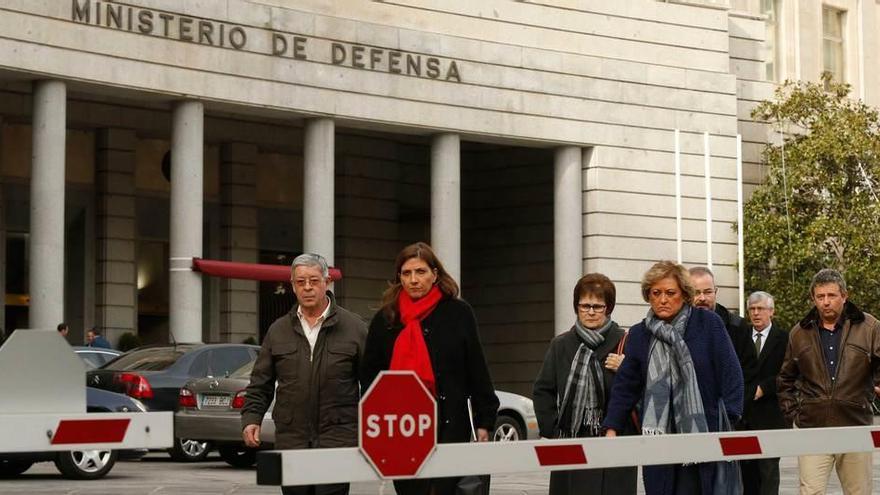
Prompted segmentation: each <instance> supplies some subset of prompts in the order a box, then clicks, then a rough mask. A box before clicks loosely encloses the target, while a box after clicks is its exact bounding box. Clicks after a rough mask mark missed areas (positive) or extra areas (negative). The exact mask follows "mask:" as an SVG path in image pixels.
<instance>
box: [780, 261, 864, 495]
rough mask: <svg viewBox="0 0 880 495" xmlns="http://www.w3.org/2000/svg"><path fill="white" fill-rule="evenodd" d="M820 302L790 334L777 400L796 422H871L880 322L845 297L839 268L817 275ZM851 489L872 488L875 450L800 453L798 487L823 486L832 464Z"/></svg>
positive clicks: (814, 291)
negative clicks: (843, 452) (801, 454)
mask: <svg viewBox="0 0 880 495" xmlns="http://www.w3.org/2000/svg"><path fill="white" fill-rule="evenodd" d="M810 296H811V297H812V299H813V302H814V303H815V307H814V308H813V309H812V310H811V311H810V312H809V313H807V316H805V317H804V319H803V320H801V322H800V323H798V324H797V325H795V326H794V328H793V329H792V330H791V333H790V335H789V341H788V348H787V349H786V352H785V360H784V362H783V364H782V369H781V370H780V372H779V377H778V378H777V391H776V393H777V396H778V397H779V407H780V409H782V413H783V414H784V415H785V418H786V420H787V421H789V422H791V423H793V424H794V426H795V427H797V428H818V427H830V426H861V425H870V424H872V421H873V416H872V413H871V405H870V401H871V399H872V397H873V394H874V393H876V391H877V386H878V384H880V323H878V321H877V319H876V318H874V317H873V316H871V315H870V314H868V313H864V312H862V311H861V310H859V309H858V308H857V307H856V305H855V304H853V303H852V302H850V301H848V300H847V291H846V281H845V280H844V279H843V276H842V275H841V274H840V272H838V271H837V270H831V269H827V268H826V269H824V270H820V271H819V272H818V273H816V275H815V276H813V282H812V284H810ZM835 465H836V468H837V476H838V478H840V484H841V486H842V487H843V491H844V493H846V494H856V493H870V492H871V465H872V459H871V453H870V452H856V453H848V454H827V455H822V454H820V455H803V456H800V457H799V458H798V469H799V471H800V486H801V494H814V493H815V494H818V493H825V487H826V484H827V483H828V477H829V475H830V473H831V468H832V467H835Z"/></svg>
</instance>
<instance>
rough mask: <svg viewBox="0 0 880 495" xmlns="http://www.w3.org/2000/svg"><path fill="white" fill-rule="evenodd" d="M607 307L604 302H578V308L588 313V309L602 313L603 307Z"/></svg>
mask: <svg viewBox="0 0 880 495" xmlns="http://www.w3.org/2000/svg"><path fill="white" fill-rule="evenodd" d="M606 307H608V306H606V305H605V304H578V310H580V311H582V312H584V313H589V312H590V311H595V312H596V313H602V312H604V311H605V308H606Z"/></svg>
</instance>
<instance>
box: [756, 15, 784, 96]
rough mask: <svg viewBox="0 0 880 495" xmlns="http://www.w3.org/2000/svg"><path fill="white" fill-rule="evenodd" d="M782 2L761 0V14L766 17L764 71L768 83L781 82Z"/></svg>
mask: <svg viewBox="0 0 880 495" xmlns="http://www.w3.org/2000/svg"><path fill="white" fill-rule="evenodd" d="M780 1H781V0H761V13H762V14H764V15H765V16H766V18H767V19H766V21H765V23H766V25H765V32H766V36H765V40H764V70H765V76H766V78H767V80H768V81H779V79H780V74H779V38H780V36H779V3H780Z"/></svg>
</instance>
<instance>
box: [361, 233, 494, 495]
mask: <svg viewBox="0 0 880 495" xmlns="http://www.w3.org/2000/svg"><path fill="white" fill-rule="evenodd" d="M394 270H395V272H394V273H395V274H394V279H393V280H392V281H391V283H390V286H389V287H388V289H387V290H386V291H385V293H384V294H383V295H382V306H381V308H380V309H379V312H378V313H376V316H375V317H374V318H373V320H372V322H371V323H370V330H369V333H368V334H367V343H366V347H365V349H364V357H363V363H362V365H361V386H362V387H363V390H364V391H366V389H367V388H368V387H369V386H370V384H371V383H372V382H373V380H374V379H375V378H376V375H378V374H379V372H380V371H383V370H411V371H414V372H415V373H416V375H418V377H419V378H420V379H421V380H422V382H423V383H424V384H425V386H426V387H427V388H428V390H430V391H431V393H432V394H434V398H435V399H436V400H437V426H438V431H437V440H438V442H440V443H455V442H469V441H470V440H471V437H472V433H471V432H472V430H471V418H470V417H469V413H468V405H467V401H468V398H470V400H471V404H472V407H473V413H474V417H473V426H474V427H475V428H476V436H477V440H478V441H481V442H485V441H488V440H489V431H490V430H491V429H492V428H493V426H494V424H495V416H496V415H497V412H498V397H496V396H495V389H494V387H493V386H492V379H491V378H490V377H489V369H488V367H487V366H486V358H485V357H484V356H483V348H482V346H481V345H480V338H479V333H478V332H477V321H476V318H474V313H473V310H472V309H471V307H470V306H469V305H468V304H467V303H466V302H464V301H463V300H462V299H460V298H459V297H458V294H459V290H458V284H457V283H456V282H455V280H453V278H452V277H451V276H450V275H449V273H447V272H446V270H445V269H444V268H443V265H442V264H441V263H440V260H439V259H437V256H436V255H435V254H434V251H433V250H432V249H431V246H429V245H427V244H425V243H424V242H417V243H415V244H411V245H409V246H407V247H405V248H404V249H403V250H402V251H401V252H400V254H398V255H397V259H396V260H395V263H394ZM457 482H458V478H440V479H416V480H399V481H395V482H394V489H395V491H396V492H397V493H398V494H399V495H422V494H429V493H430V494H432V495H445V494H453V493H455V487H456V483H457Z"/></svg>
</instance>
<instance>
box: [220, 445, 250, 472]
mask: <svg viewBox="0 0 880 495" xmlns="http://www.w3.org/2000/svg"><path fill="white" fill-rule="evenodd" d="M217 451H218V452H219V453H220V458H221V459H223V460H224V461H226V464H229V465H230V466H233V467H237V468H249V467H251V466H253V465H254V463H256V462H257V451H256V450H255V449H249V448H247V447H234V446H223V447H220V448H218V449H217Z"/></svg>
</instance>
